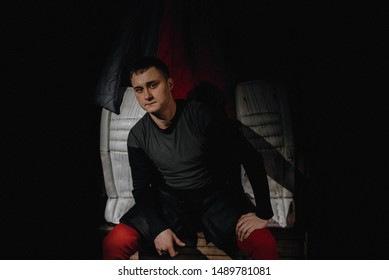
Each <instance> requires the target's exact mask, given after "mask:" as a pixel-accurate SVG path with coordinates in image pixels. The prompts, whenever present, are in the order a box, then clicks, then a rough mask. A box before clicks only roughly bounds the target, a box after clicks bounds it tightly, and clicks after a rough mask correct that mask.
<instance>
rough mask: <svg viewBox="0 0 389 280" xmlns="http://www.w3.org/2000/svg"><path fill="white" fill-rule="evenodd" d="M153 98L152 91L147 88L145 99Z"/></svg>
mask: <svg viewBox="0 0 389 280" xmlns="http://www.w3.org/2000/svg"><path fill="white" fill-rule="evenodd" d="M152 98H153V95H152V94H151V93H150V91H149V90H148V89H146V90H145V99H146V100H150V99H152Z"/></svg>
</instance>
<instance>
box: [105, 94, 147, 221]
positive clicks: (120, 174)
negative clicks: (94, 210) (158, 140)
mask: <svg viewBox="0 0 389 280" xmlns="http://www.w3.org/2000/svg"><path fill="white" fill-rule="evenodd" d="M145 113H146V111H144V110H143V109H142V108H141V107H140V106H139V103H138V101H137V100H136V98H135V93H134V91H133V89H132V88H127V90H126V92H125V93H124V97H123V101H122V105H121V107H120V114H119V115H117V114H115V113H112V112H110V111H108V110H106V109H104V108H103V109H102V112H101V122H100V156H101V163H102V168H103V174H104V183H105V189H106V193H107V197H108V198H107V203H106V206H105V214H104V216H105V220H106V221H107V222H110V223H114V224H117V223H119V220H120V218H121V217H122V216H123V215H124V214H125V213H126V212H127V210H128V209H130V207H132V206H133V205H134V204H135V201H134V198H133V196H132V179H131V170H130V166H129V161H128V153H127V136H128V132H129V131H130V129H131V128H132V127H133V126H134V124H135V123H136V122H137V121H138V120H139V119H140V118H141V117H142V116H143V115H144V114H145Z"/></svg>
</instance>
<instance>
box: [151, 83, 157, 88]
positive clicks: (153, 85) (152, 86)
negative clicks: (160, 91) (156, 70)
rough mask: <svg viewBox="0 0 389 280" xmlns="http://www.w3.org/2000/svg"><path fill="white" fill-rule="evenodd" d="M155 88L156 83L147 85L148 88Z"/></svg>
mask: <svg viewBox="0 0 389 280" xmlns="http://www.w3.org/2000/svg"><path fill="white" fill-rule="evenodd" d="M157 86H158V84H157V83H151V84H150V85H149V87H150V88H156V87H157Z"/></svg>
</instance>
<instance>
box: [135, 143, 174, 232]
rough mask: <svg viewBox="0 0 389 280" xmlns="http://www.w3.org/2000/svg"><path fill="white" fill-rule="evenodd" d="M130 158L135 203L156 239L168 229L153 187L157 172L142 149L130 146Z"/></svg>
mask: <svg viewBox="0 0 389 280" xmlns="http://www.w3.org/2000/svg"><path fill="white" fill-rule="evenodd" d="M128 158H129V161H130V167H131V175H132V181H133V187H134V189H133V191H132V193H133V195H134V199H135V202H136V204H137V207H138V208H139V210H140V212H141V213H142V214H143V215H144V216H145V218H146V222H147V224H148V225H149V227H150V230H151V235H152V237H153V238H155V237H156V236H157V235H158V234H159V233H161V232H162V231H164V230H166V229H167V228H168V226H167V225H166V223H165V221H164V217H163V215H162V210H161V207H160V204H159V201H158V197H157V193H156V191H155V188H153V187H152V181H153V178H155V176H156V172H157V171H156V169H155V167H154V166H153V164H152V163H151V161H150V159H149V158H148V157H147V156H146V155H145V153H144V151H143V150H142V149H141V148H135V147H131V146H128Z"/></svg>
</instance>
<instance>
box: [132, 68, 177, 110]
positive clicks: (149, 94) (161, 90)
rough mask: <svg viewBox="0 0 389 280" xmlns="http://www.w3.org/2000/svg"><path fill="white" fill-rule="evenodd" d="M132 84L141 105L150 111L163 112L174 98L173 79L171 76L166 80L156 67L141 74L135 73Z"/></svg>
mask: <svg viewBox="0 0 389 280" xmlns="http://www.w3.org/2000/svg"><path fill="white" fill-rule="evenodd" d="M131 84H132V86H133V88H134V91H135V95H136V99H137V100H138V102H139V105H140V106H141V107H142V108H143V109H144V110H146V111H147V112H148V113H152V114H159V113H163V111H164V110H165V109H166V108H168V105H169V103H170V102H171V100H172V99H173V96H172V94H171V89H172V88H173V80H172V79H170V78H169V79H167V80H166V79H165V77H164V76H163V75H162V73H161V72H160V71H158V70H157V69H156V68H155V67H151V68H149V69H148V70H146V71H145V72H143V73H140V74H136V73H134V74H133V75H132V77H131Z"/></svg>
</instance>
